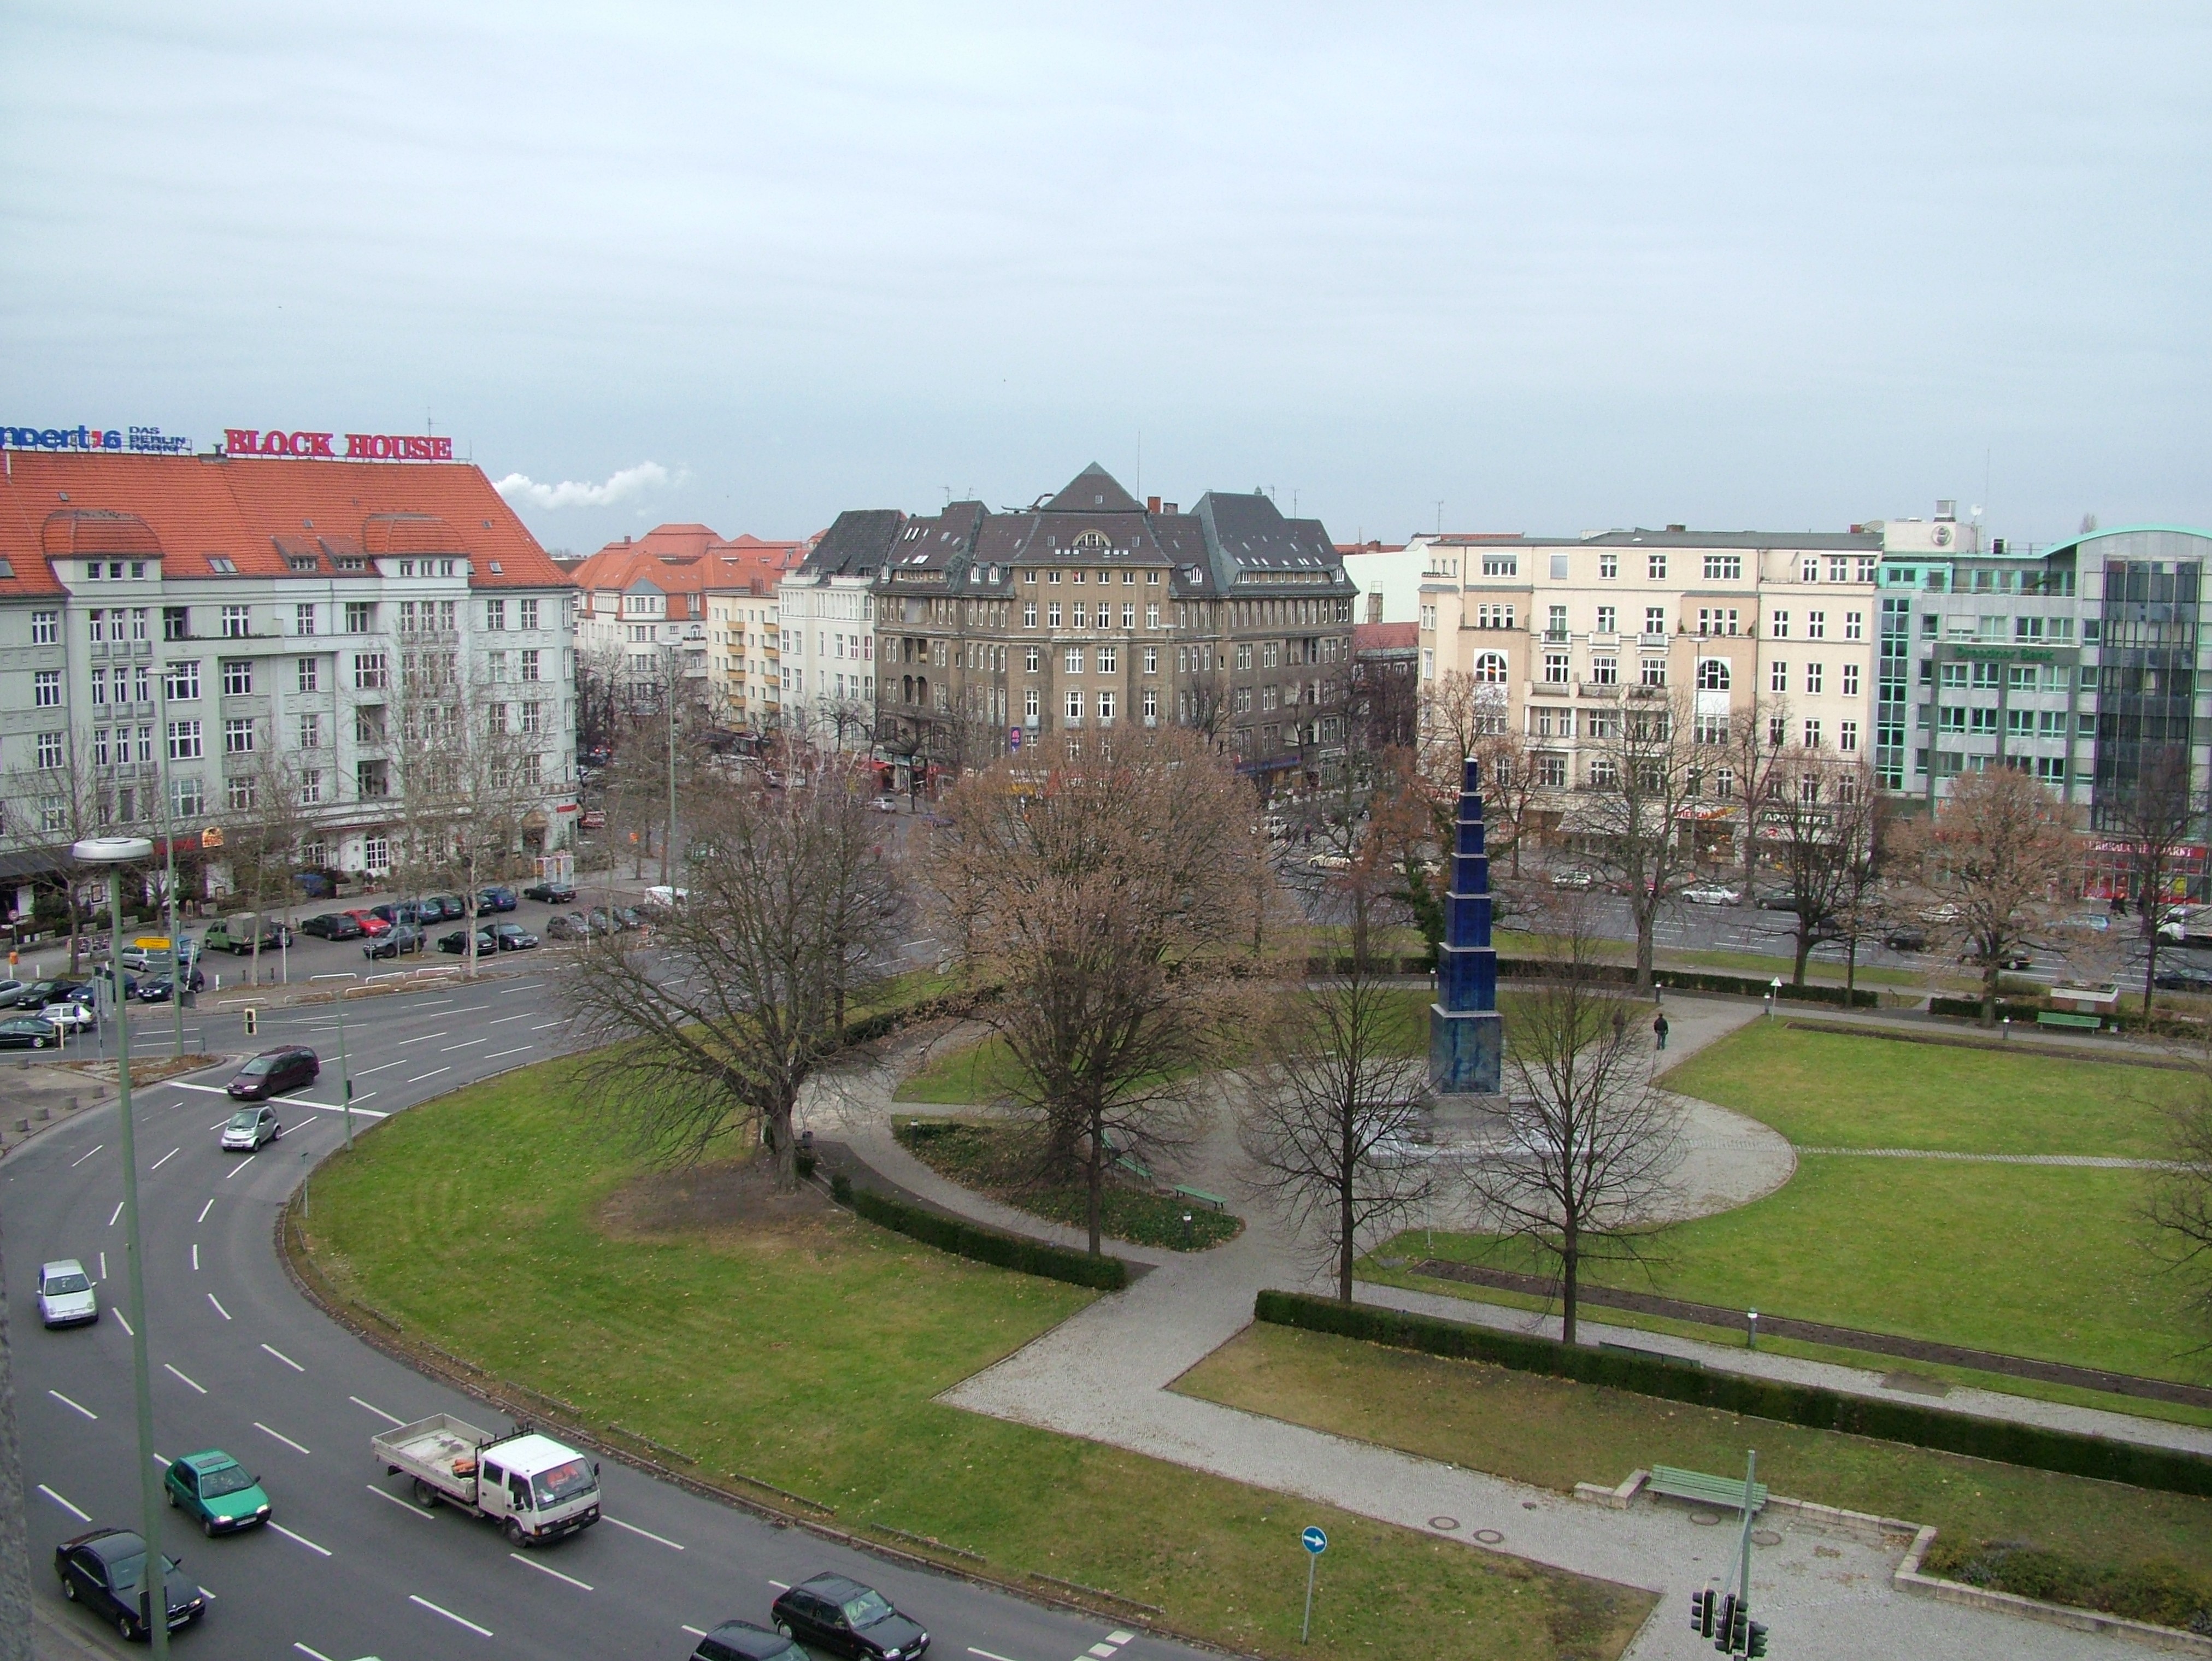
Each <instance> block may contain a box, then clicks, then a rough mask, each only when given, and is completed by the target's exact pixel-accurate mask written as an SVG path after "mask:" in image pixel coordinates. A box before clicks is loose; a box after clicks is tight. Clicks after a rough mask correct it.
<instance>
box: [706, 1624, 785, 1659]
mask: <svg viewBox="0 0 2212 1661" xmlns="http://www.w3.org/2000/svg"><path fill="white" fill-rule="evenodd" d="M691 1661H808V1657H807V1654H806V1652H805V1650H803V1649H801V1648H799V1646H798V1645H796V1644H794V1643H793V1642H792V1641H791V1640H789V1639H788V1638H786V1637H785V1636H784V1635H783V1634H781V1633H780V1632H770V1631H769V1630H768V1629H767V1628H764V1627H757V1626H755V1625H753V1623H752V1622H750V1621H725V1622H722V1624H721V1625H720V1626H719V1627H717V1628H714V1631H712V1632H709V1633H704V1634H701V1636H700V1639H699V1644H698V1647H697V1648H696V1649H694V1650H693V1651H692V1652H691Z"/></svg>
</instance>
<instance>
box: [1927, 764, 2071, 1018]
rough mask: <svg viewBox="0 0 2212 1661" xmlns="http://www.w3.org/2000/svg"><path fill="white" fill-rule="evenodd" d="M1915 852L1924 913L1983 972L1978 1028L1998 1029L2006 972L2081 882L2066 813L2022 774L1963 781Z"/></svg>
mask: <svg viewBox="0 0 2212 1661" xmlns="http://www.w3.org/2000/svg"><path fill="white" fill-rule="evenodd" d="M1912 830H1913V835H1912V838H1911V844H1910V846H1911V852H1912V854H1913V856H1914V858H1915V861H1916V863H1917V866H1918V868H1919V869H1918V880H1919V883H1920V886H1921V888H1922V890H1923V893H1924V894H1926V896H1927V897H1928V899H1929V901H1930V902H1931V903H1930V909H1929V912H1928V915H1929V917H1930V918H1931V919H1932V920H1934V921H1935V922H1936V923H1937V924H1938V925H1939V926H1940V928H1941V930H1942V933H1943V934H1944V935H1945V936H1947V937H1949V938H1950V939H1951V940H1952V941H1953V942H1954V943H1955V944H1957V945H1958V946H1959V947H1960V949H1961V955H1963V956H1964V957H1965V958H1966V961H1969V962H1971V963H1972V964H1974V965H1975V966H1976V967H1978V968H1979V969H1980V971H1981V975H1982V1024H1983V1025H1984V1027H1991V1026H1995V1025H1996V1006H1997V986H1998V981H1999V979H2000V978H2001V977H2002V975H2003V973H2004V971H2005V967H2006V966H2007V965H2008V963H2010V962H2011V961H2013V960H2014V959H2015V957H2017V956H2020V955H2022V954H2023V953H2024V952H2026V951H2027V949H2029V948H2031V947H2032V946H2033V944H2034V943H2035V941H2036V939H2037V937H2039V935H2040V934H2041V933H2042V932H2043V930H2044V928H2045V924H2047V923H2048V922H2049V921H2050V919H2051V916H2052V914H2053V912H2054V911H2055V910H2056V908H2057V902H2058V900H2059V899H2060V896H2061V895H2062V894H2063V893H2064V891H2065V889H2066V888H2067V887H2068V885H2069V884H2070V883H2072V882H2075V881H2076V880H2077V879H2078V877H2079V875H2080V866H2081V852H2080V847H2079V844H2078V840H2077V839H2076V837H2075V834H2074V831H2073V828H2072V827H2071V825H2070V824H2069V822H2068V816H2067V810H2066V809H2064V808H2063V807H2061V806H2060V805H2059V803H2058V801H2057V798H2056V797H2053V796H2052V795H2051V792H2050V791H2047V790H2045V789H2044V788H2043V786H2042V785H2039V784H2037V783H2036V782H2035V780H2034V779H2031V778H2029V777H2028V775H2027V773H2022V772H2020V771H2018V770H2016V769H2015V768H2011V767H1991V768H1990V769H1989V771H1987V772H1986V773H1961V774H1960V776H1959V778H1958V779H1957V780H1956V782H1954V784H1953V785H1952V787H1951V795H1950V797H1949V799H1948V800H1947V801H1946V802H1944V803H1942V806H1940V807H1939V808H1938V809H1936V817H1935V821H1934V822H1933V823H1932V824H1929V825H1925V826H1915V827H1912Z"/></svg>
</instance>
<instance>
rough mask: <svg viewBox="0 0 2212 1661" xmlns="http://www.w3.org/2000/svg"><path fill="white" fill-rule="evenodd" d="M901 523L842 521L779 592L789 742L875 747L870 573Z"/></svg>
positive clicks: (873, 515)
mask: <svg viewBox="0 0 2212 1661" xmlns="http://www.w3.org/2000/svg"><path fill="white" fill-rule="evenodd" d="M903 522H904V516H903V515H902V514H900V513H898V512H896V510H893V509H889V508H884V509H873V510H862V511H860V512H849V513H843V514H840V515H839V516H838V518H837V522H836V524H833V525H832V526H831V527H830V528H829V530H826V531H824V532H823V534H822V536H820V537H819V538H818V539H817V541H816V543H815V544H814V546H813V547H812V548H811V549H810V550H809V551H808V553H807V555H806V558H805V560H804V561H802V562H801V563H800V565H799V568H798V569H797V570H795V571H793V572H792V573H790V574H789V575H787V576H786V577H785V578H784V579H783V580H782V582H781V583H780V584H778V585H777V586H776V606H777V609H778V611H779V612H780V613H781V637H782V638H781V647H782V657H781V676H782V683H783V714H784V724H785V726H786V728H787V729H788V730H790V731H792V732H793V735H794V736H796V737H800V738H802V739H805V740H807V741H809V742H811V743H817V744H821V745H824V746H826V747H829V748H832V749H842V750H854V751H862V752H865V751H867V750H869V749H872V748H873V747H874V744H875V741H876V736H877V735H876V597H875V592H874V590H875V585H876V583H875V579H876V571H877V567H878V563H879V562H880V561H881V560H882V558H883V549H882V547H881V545H880V544H881V543H888V541H889V540H890V536H891V535H892V534H893V533H894V532H895V530H896V526H897V525H899V524H902V523H903Z"/></svg>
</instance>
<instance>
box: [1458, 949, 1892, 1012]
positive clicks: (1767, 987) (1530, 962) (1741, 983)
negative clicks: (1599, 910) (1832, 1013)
mask: <svg viewBox="0 0 2212 1661" xmlns="http://www.w3.org/2000/svg"><path fill="white" fill-rule="evenodd" d="M1562 967H1564V966H1563V965H1562V964H1560V963H1559V962H1557V961H1553V959H1551V958H1546V957H1510V958H1509V957H1501V958H1499V959H1498V978H1499V979H1509V980H1548V979H1551V978H1552V977H1553V975H1555V974H1557V973H1559V970H1560V969H1561V968H1562ZM1589 973H1590V976H1591V978H1592V979H1597V980H1602V981H1607V982H1609V983H1613V984H1617V985H1629V984H1630V983H1632V982H1633V981H1634V980H1635V979H1636V971H1635V969H1634V968H1633V967H1631V966H1630V965H1628V964H1626V963H1595V964H1591V965H1589ZM1651 979H1652V983H1653V984H1654V985H1660V986H1667V987H1671V988H1673V989H1674V991H1683V992H1730V993H1733V994H1735V996H1736V997H1765V996H1766V995H1767V993H1769V992H1770V991H1773V990H1774V988H1773V986H1772V985H1771V980H1759V979H1754V978H1753V977H1752V976H1749V975H1738V974H1717V973H1706V972H1705V971H1703V970H1699V969H1654V970H1653V971H1652V972H1651ZM1782 998H1783V1002H1784V1003H1834V1004H1838V1005H1841V1006H1843V1007H1845V1008H1849V1009H1874V1008H1875V1007H1876V1006H1878V1005H1879V1004H1880V1003H1881V993H1879V992H1869V991H1863V990H1861V989H1859V988H1857V987H1854V988H1851V989H1850V991H1848V992H1846V991H1845V989H1844V988H1843V987H1841V986H1818V985H1804V986H1793V985H1790V983H1789V982H1788V981H1786V980H1785V981H1784V982H1783V983H1782Z"/></svg>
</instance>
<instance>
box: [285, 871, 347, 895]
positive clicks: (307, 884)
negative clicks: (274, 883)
mask: <svg viewBox="0 0 2212 1661" xmlns="http://www.w3.org/2000/svg"><path fill="white" fill-rule="evenodd" d="M292 880H293V881H294V882H297V883H298V884H299V885H300V892H301V894H304V895H306V896H307V898H308V899H310V900H328V899H331V897H332V896H334V895H335V894H337V891H338V885H337V883H336V882H332V881H331V877H330V873H329V872H327V871H294V872H293V873H292Z"/></svg>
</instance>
